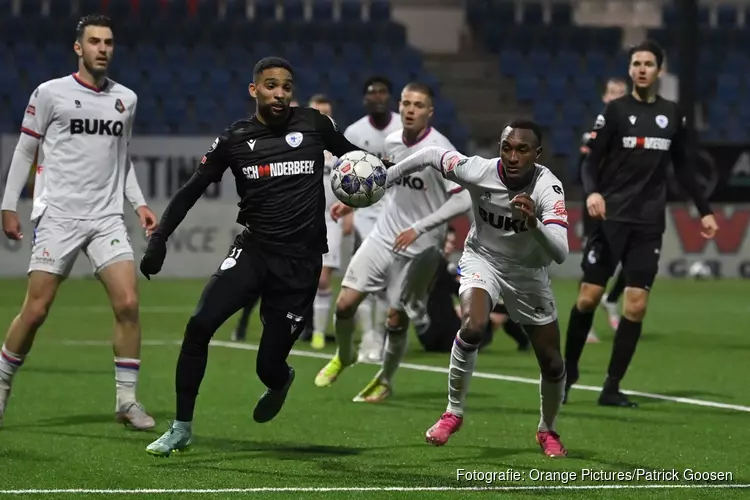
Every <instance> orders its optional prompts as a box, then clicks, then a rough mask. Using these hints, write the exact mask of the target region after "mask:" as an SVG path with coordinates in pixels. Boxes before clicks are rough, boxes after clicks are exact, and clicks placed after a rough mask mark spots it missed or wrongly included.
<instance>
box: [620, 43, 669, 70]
mask: <svg viewBox="0 0 750 500" xmlns="http://www.w3.org/2000/svg"><path fill="white" fill-rule="evenodd" d="M636 52H651V53H652V54H653V55H654V57H655V58H656V67H657V68H659V69H661V66H662V64H664V57H665V56H664V48H663V47H662V46H661V45H659V44H658V43H657V42H655V41H653V40H644V41H642V42H641V43H639V44H638V45H634V46H633V47H630V50H629V51H628V64H630V61H632V60H633V54H635V53H636Z"/></svg>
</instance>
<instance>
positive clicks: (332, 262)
mask: <svg viewBox="0 0 750 500" xmlns="http://www.w3.org/2000/svg"><path fill="white" fill-rule="evenodd" d="M309 106H310V107H311V108H314V109H317V110H318V111H320V112H321V113H322V114H324V115H326V116H328V117H332V116H333V107H332V106H331V101H330V100H329V99H328V98H327V97H325V96H323V95H321V94H318V95H314V96H312V97H311V98H310V103H309ZM324 154H325V160H326V161H325V175H324V176H323V185H324V186H325V193H326V231H327V233H328V253H326V254H324V255H323V269H322V270H321V272H320V281H319V282H318V293H317V294H316V295H315V302H314V303H313V309H314V314H313V333H312V338H311V339H310V346H311V347H312V348H313V349H323V348H324V347H325V343H326V334H325V329H326V325H328V319H329V314H330V311H331V298H332V297H331V277H332V276H333V273H334V271H335V270H337V269H338V268H339V267H340V266H341V237H342V236H346V235H348V234H350V233H351V232H352V219H353V218H354V217H353V215H352V214H349V215H347V216H346V217H344V218H343V219H340V220H338V221H335V220H333V218H332V217H331V212H330V210H331V207H332V206H333V205H334V204H335V203H337V202H338V198H336V195H335V194H333V188H332V187H331V169H333V166H334V165H335V164H336V161H337V160H338V158H336V157H335V156H333V155H332V154H331V153H330V152H328V151H324Z"/></svg>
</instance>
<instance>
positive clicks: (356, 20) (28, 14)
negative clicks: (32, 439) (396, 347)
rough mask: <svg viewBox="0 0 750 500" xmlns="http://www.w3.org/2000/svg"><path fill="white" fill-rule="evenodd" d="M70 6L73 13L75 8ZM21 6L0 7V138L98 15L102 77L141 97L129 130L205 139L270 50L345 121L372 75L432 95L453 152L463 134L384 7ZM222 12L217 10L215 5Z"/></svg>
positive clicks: (205, 1) (302, 96)
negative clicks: (104, 33) (107, 62)
mask: <svg viewBox="0 0 750 500" xmlns="http://www.w3.org/2000/svg"><path fill="white" fill-rule="evenodd" d="M76 5H78V11H77V12H75V11H74V10H75V9H74V7H75V6H76ZM337 5H339V3H338V2H336V3H334V2H333V1H331V0H316V1H315V2H305V1H303V0H285V1H284V2H276V1H275V0H250V1H247V2H246V1H245V0H227V2H226V3H225V4H224V3H223V2H218V1H216V0H167V1H164V0H151V1H149V0H78V2H72V0H59V1H58V0H55V1H54V2H44V1H42V0H29V1H27V0H24V2H22V3H21V9H20V12H18V11H12V10H11V7H12V2H9V1H4V0H0V9H2V15H0V19H2V21H0V29H2V30H3V32H4V33H5V35H6V39H7V40H10V41H11V43H10V44H7V45H4V46H2V47H0V61H2V66H3V71H2V73H0V104H1V105H0V131H2V132H15V131H16V130H17V128H18V124H19V122H20V117H21V116H22V114H23V110H24V108H25V106H26V103H27V101H28V96H29V94H30V92H31V91H32V90H33V89H34V88H35V86H36V85H38V84H39V83H40V82H42V81H45V80H47V79H50V78H53V77H56V76H61V75H64V74H66V73H70V72H72V71H74V70H75V59H74V54H73V53H72V51H70V50H69V49H68V47H69V44H70V42H71V39H72V34H73V30H74V28H75V21H76V19H77V17H78V16H80V15H81V14H84V13H91V12H105V13H108V14H109V15H110V16H111V17H112V18H113V19H114V21H115V22H116V37H117V48H116V50H115V61H114V63H113V67H112V77H113V78H114V79H115V80H118V81H120V82H122V83H123V84H125V85H127V86H129V87H131V88H132V89H134V90H135V91H136V92H137V93H138V94H139V100H140V105H139V106H138V119H137V125H136V131H135V133H137V134H180V135H191V134H214V133H216V130H217V129H220V128H223V127H225V126H226V125H227V123H228V122H229V121H231V120H232V119H233V118H236V117H238V116H239V115H241V114H242V113H244V111H245V110H244V109H243V108H241V107H240V106H239V105H238V104H239V103H243V105H244V104H248V103H249V97H248V95H247V82H249V81H250V79H251V73H252V66H253V64H254V62H255V61H256V60H257V59H258V58H260V57H263V56H266V55H270V54H275V55H280V56H284V57H286V58H288V59H289V60H290V62H292V64H294V65H295V67H296V68H297V71H298V74H299V78H298V81H299V84H298V87H297V89H298V93H297V96H296V97H297V98H298V99H299V100H300V101H304V100H306V99H307V98H308V97H309V96H310V95H312V94H314V93H318V92H324V93H326V94H329V95H330V96H331V97H332V98H333V99H334V100H335V103H336V106H335V111H336V118H337V119H338V120H339V121H340V122H341V123H342V124H348V123H351V122H352V121H354V120H356V119H358V118H359V117H360V116H361V115H362V96H361V85H362V82H363V81H364V79H365V78H367V77H368V76H370V75H371V74H382V75H385V76H388V77H389V78H390V79H391V80H392V81H393V82H394V86H395V88H396V89H400V88H401V86H403V85H404V84H405V83H406V82H408V81H409V80H412V79H417V80H420V81H423V82H425V83H428V84H430V85H433V86H434V87H435V88H436V91H438V99H437V103H436V109H437V116H436V119H435V122H434V123H435V126H436V127H438V128H439V129H440V130H441V131H442V132H443V133H445V134H446V135H447V136H448V137H450V138H451V140H452V141H453V142H454V143H455V144H456V145H457V146H459V147H465V145H466V142H467V139H468V132H467V130H466V128H465V127H464V126H462V125H461V124H460V123H459V122H458V121H457V119H456V115H455V106H453V105H452V104H451V103H450V102H449V101H446V100H445V99H444V98H442V97H441V96H440V93H439V82H438V81H437V79H436V78H435V77H434V76H433V75H431V74H430V73H429V72H427V71H425V70H424V68H423V64H422V60H423V58H422V54H420V53H419V52H418V51H417V50H415V49H414V48H412V47H410V46H408V44H407V43H406V33H405V29H404V27H403V26H402V25H400V24H398V23H395V22H394V21H393V20H392V19H391V9H390V4H389V2H387V1H383V0H374V1H367V2H359V1H355V0H344V1H343V2H341V3H340V8H335V7H336V6H337ZM220 6H223V7H221V8H220Z"/></svg>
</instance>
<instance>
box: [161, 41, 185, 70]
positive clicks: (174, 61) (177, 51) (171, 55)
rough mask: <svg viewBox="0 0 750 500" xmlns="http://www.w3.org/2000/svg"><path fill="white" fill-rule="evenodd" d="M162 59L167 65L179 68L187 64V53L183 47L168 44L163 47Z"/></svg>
mask: <svg viewBox="0 0 750 500" xmlns="http://www.w3.org/2000/svg"><path fill="white" fill-rule="evenodd" d="M164 57H165V58H166V62H167V64H168V65H170V66H172V67H179V66H184V65H186V64H188V61H189V57H188V51H187V49H186V48H185V46H184V45H177V44H169V45H167V46H166V47H164Z"/></svg>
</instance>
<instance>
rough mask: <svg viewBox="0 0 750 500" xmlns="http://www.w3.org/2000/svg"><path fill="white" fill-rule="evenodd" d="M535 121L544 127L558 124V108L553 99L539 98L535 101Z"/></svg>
mask: <svg viewBox="0 0 750 500" xmlns="http://www.w3.org/2000/svg"><path fill="white" fill-rule="evenodd" d="M533 113H534V121H535V122H537V123H538V124H539V125H540V126H542V127H544V128H551V127H554V126H555V125H556V124H557V108H556V107H555V104H554V103H553V102H551V101H546V100H538V101H537V102H536V103H534V110H533Z"/></svg>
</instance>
